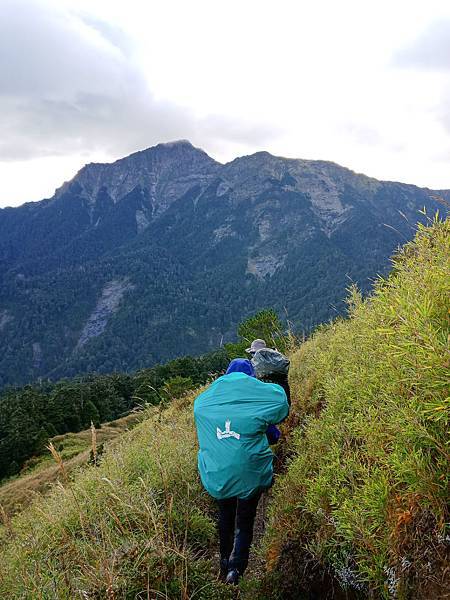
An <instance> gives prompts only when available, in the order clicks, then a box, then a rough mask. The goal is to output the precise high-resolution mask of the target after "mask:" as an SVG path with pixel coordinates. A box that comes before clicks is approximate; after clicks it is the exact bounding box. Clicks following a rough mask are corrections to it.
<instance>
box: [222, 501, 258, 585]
mask: <svg viewBox="0 0 450 600" xmlns="http://www.w3.org/2000/svg"><path fill="white" fill-rule="evenodd" d="M260 497H261V492H257V493H256V494H255V495H254V496H251V498H247V499H246V500H242V499H240V498H236V497H234V498H227V499H226V500H218V501H217V503H218V505H219V511H220V514H219V536H220V559H221V564H223V562H224V561H228V565H227V570H228V571H231V570H232V569H237V570H238V571H239V574H240V575H242V574H243V573H244V571H245V569H246V568H247V564H248V556H249V553H250V546H251V543H252V540H253V525H254V523H255V516H256V509H257V507H258V502H259V499H260Z"/></svg>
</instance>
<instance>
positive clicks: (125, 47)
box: [0, 0, 450, 205]
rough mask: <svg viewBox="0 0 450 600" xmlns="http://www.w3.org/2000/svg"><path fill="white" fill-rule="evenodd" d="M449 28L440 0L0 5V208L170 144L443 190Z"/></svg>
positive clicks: (26, 0) (66, 0) (62, 0)
mask: <svg viewBox="0 0 450 600" xmlns="http://www.w3.org/2000/svg"><path fill="white" fill-rule="evenodd" d="M449 23H450V6H449V5H448V3H446V2H442V1H440V0H428V2H427V5H426V7H424V5H423V3H422V2H420V1H419V0H411V1H409V2H407V1H406V0H398V1H397V2H395V3H392V2H389V1H388V0H380V1H379V2H377V3H373V4H370V3H361V2H359V1H357V0H343V2H340V3H336V2H334V1H332V0H318V1H317V2H315V3H311V2H307V1H306V0H298V1H296V2H294V1H293V0H277V2H275V0H246V2H242V1H238V0H228V1H227V2H226V3H225V2H210V1H209V0H191V1H190V2H185V1H184V0H183V1H182V0H164V1H163V0H155V1H154V2H151V3H143V2H141V1H139V0H127V2H126V3H124V2H123V1H119V0H58V1H57V0H14V1H13V0H0V69H1V77H0V177H1V181H2V187H1V190H0V205H1V204H2V203H3V204H5V203H18V202H20V201H25V200H28V199H38V198H39V197H40V196H44V195H46V196H48V195H51V193H52V192H53V190H54V188H55V187H57V186H59V185H60V184H61V182H62V181H63V180H64V179H67V175H66V173H67V170H68V166H69V164H70V165H72V164H73V165H76V168H74V171H76V170H77V169H78V168H79V167H81V166H82V164H83V163H85V162H88V161H91V160H96V161H99V160H112V159H115V158H118V157H120V156H123V155H126V154H128V153H129V152H132V151H134V150H137V149H141V148H144V147H148V146H150V145H153V144H156V143H158V142H160V141H168V140H170V139H178V138H187V139H190V140H191V141H192V142H193V143H194V144H195V145H197V146H200V147H203V148H204V149H205V150H206V151H207V152H209V153H211V154H212V156H214V158H217V159H219V160H229V159H232V158H234V157H235V156H237V155H239V154H248V153H250V152H253V151H257V150H261V149H265V150H268V151H270V152H273V153H277V154H281V155H285V156H286V155H287V156H294V157H295V156H297V157H302V158H320V159H329V160H334V161H335V162H338V163H341V164H344V165H346V166H349V167H350V168H353V169H355V170H357V171H360V172H366V173H367V174H369V175H373V176H375V177H378V178H385V179H396V180H401V181H409V182H411V183H417V184H420V185H428V186H430V187H433V186H434V187H450V175H449V174H448V168H447V164H448V160H446V159H445V157H446V156H447V149H448V148H450V139H449V134H450V114H449V111H448V108H447V107H448V106H449V105H450V102H449V99H450V93H449V91H448V89H449V83H448V71H447V70H446V69H447V66H446V65H447V63H448V60H449V59H448V57H449V56H450V53H449V46H448V39H449V38H448V36H447V33H446V32H447V31H448V24H449ZM436 157H438V158H436ZM439 157H440V158H439ZM13 161H15V162H13ZM37 164H39V165H40V169H37V168H36V165H37ZM19 171H20V172H28V173H30V174H31V173H34V174H35V175H33V176H31V175H30V177H27V178H22V179H21V180H20V181H18V180H17V178H16V177H15V174H16V173H17V172H19ZM38 171H39V173H40V176H39V178H37V177H36V173H37V172H38ZM45 181H46V182H47V183H46V184H45ZM44 188H45V190H46V191H45V193H42V192H43V191H44Z"/></svg>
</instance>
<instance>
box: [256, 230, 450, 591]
mask: <svg viewBox="0 0 450 600" xmlns="http://www.w3.org/2000/svg"><path fill="white" fill-rule="evenodd" d="M449 225H450V223H449V221H447V222H446V223H444V224H443V223H440V224H438V223H436V224H435V226H434V227H432V228H427V229H425V228H421V229H420V230H419V233H418V236H417V238H416V241H415V242H414V243H411V244H408V245H407V246H405V247H404V249H403V251H402V252H401V253H400V254H399V255H398V256H397V257H396V258H395V260H394V269H393V272H392V275H391V276H390V277H389V279H388V280H387V281H380V282H379V283H378V284H377V286H376V291H375V294H374V296H373V297H372V298H370V299H369V300H367V301H361V299H360V297H359V296H358V294H357V293H356V292H353V293H352V294H351V296H350V299H349V307H350V315H351V317H350V319H348V320H341V321H338V322H336V323H334V324H332V325H330V326H327V327H322V328H321V329H320V330H319V331H318V332H317V333H316V334H315V335H313V336H312V338H311V339H310V340H308V341H307V342H306V343H305V344H303V345H302V346H301V348H300V349H299V351H298V352H296V353H295V355H294V357H293V361H292V385H293V387H294V393H293V396H294V398H295V399H296V405H295V414H294V415H292V416H291V426H293V430H292V437H291V446H290V449H289V450H290V453H291V460H290V463H289V466H288V469H287V472H286V473H285V474H284V475H283V476H282V477H281V478H280V479H279V480H278V482H277V485H276V490H275V495H274V498H273V500H272V505H271V522H270V530H269V532H268V534H267V536H266V545H267V550H268V556H269V562H270V566H271V568H272V573H271V578H272V580H273V581H277V582H278V584H277V585H278V587H279V589H280V590H281V591H282V595H283V597H286V598H287V597H295V596H293V595H292V594H293V590H299V589H300V590H301V589H304V590H307V589H308V590H310V589H321V590H322V595H320V596H319V597H320V598H325V597H326V595H325V588H327V589H328V593H329V595H330V597H332V595H333V592H332V590H333V589H334V590H335V591H334V595H335V596H336V595H337V591H336V590H338V589H339V588H340V587H343V588H345V589H347V593H348V594H350V597H352V594H353V595H355V596H356V597H358V596H361V597H363V598H367V597H368V595H369V593H371V594H373V595H374V597H376V598H379V597H380V598H381V597H383V598H388V597H391V598H394V597H396V598H397V597H398V598H411V599H414V600H418V599H420V598H424V599H425V598H426V599H429V600H431V599H433V600H434V599H437V598H444V597H447V596H444V592H448V590H449V589H450V580H449V570H448V563H446V557H447V559H448V554H446V553H447V552H448V548H449V544H448V543H449V541H450V538H449V535H448V531H447V530H446V528H445V523H446V521H448V516H449V515H448V511H447V506H448V505H447V502H448V483H449V462H448V461H449V458H450V448H449V445H448V439H449V438H448V417H449V408H450V399H449V397H448V394H449V382H450V379H449V366H450V355H449V346H448V339H449V338H448V335H449V332H450V327H449V325H450V322H449V307H450V302H449V300H450V235H449V234H450V227H449ZM294 425H295V426H294ZM446 564H447V569H445V565H446Z"/></svg>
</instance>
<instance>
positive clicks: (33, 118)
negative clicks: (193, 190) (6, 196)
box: [0, 0, 280, 160]
mask: <svg viewBox="0 0 450 600" xmlns="http://www.w3.org/2000/svg"><path fill="white" fill-rule="evenodd" d="M155 60H158V57H155ZM0 71H1V74H2V76H1V78H0V160H23V159H31V158H34V157H42V156H57V155H65V154H69V153H74V152H84V151H94V150H102V151H106V152H110V153H111V154H126V153H128V152H132V151H134V150H136V149H140V148H144V147H147V146H149V145H152V144H153V143H157V142H160V141H165V140H168V139H175V138H189V139H191V140H192V141H193V142H194V143H196V144H197V145H202V144H203V143H206V142H207V141H211V136H212V138H213V139H212V143H213V145H218V144H220V140H225V141H231V140H232V141H237V142H244V143H249V144H263V143H264V142H266V141H267V140H269V139H271V138H273V137H275V136H276V135H278V134H279V133H280V132H277V131H273V130H272V129H270V128H268V127H266V126H261V125H260V124H258V123H255V124H246V125H245V126H244V125H243V124H242V123H236V122H230V121H229V120H227V119H224V118H222V117H219V116H211V117H208V118H206V119H198V118H195V117H194V116H193V115H192V114H191V113H190V112H189V111H186V110H185V109H182V108H181V107H178V106H176V105H173V104H170V103H168V102H158V101H156V100H155V98H154V96H153V95H152V92H151V90H150V89H149V88H148V85H147V83H146V80H145V78H144V76H143V74H142V73H141V72H140V71H139V69H138V68H137V67H136V65H135V63H134V62H133V44H132V40H130V39H129V38H128V36H127V35H126V34H125V33H124V32H123V31H121V30H120V29H117V28H115V27H113V26H112V25H110V24H108V23H104V22H101V21H99V20H98V19H92V18H90V17H88V16H86V15H80V14H75V13H73V12H69V11H68V10H66V9H64V8H63V7H61V6H60V5H58V3H57V2H56V0H2V3H1V6H0ZM209 145H210V146H211V144H209Z"/></svg>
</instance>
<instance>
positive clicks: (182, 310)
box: [0, 141, 446, 386]
mask: <svg viewBox="0 0 450 600" xmlns="http://www.w3.org/2000/svg"><path fill="white" fill-rule="evenodd" d="M442 194H443V195H445V194H446V192H443V193H442ZM423 206H426V207H427V208H428V209H429V210H431V211H434V210H435V209H436V208H438V207H439V206H440V205H439V203H438V202H436V200H435V199H434V197H433V195H432V194H430V191H429V190H424V189H419V188H417V187H415V186H411V185H405V184H400V183H391V182H380V181H377V180H375V179H371V178H369V177H366V176H364V175H357V174H355V173H353V172H352V171H350V170H348V169H345V168H343V167H340V166H338V165H336V164H334V163H329V162H323V161H307V160H295V159H285V158H280V157H275V156H272V155H270V154H269V153H267V152H258V153H256V154H254V155H251V156H244V157H241V158H237V159H235V160H234V161H232V162H230V163H228V164H225V165H222V164H220V163H218V162H216V161H214V160H213V159H212V158H210V157H209V156H208V155H207V154H206V153H205V152H203V151H202V150H199V149H197V148H194V147H193V146H192V145H191V144H190V143H189V142H185V141H181V142H176V143H172V144H159V145H158V146H155V147H153V148H149V149H147V150H144V151H142V152H137V153H135V154H132V155H131V156H129V157H127V158H123V159H121V160H118V161H116V162H114V163H112V164H89V165H87V166H85V167H84V168H83V169H81V171H80V172H79V173H78V174H77V175H76V177H75V178H74V179H73V180H72V181H70V182H68V183H66V184H64V185H63V186H62V187H61V188H60V189H59V190H57V192H56V194H55V196H54V197H53V198H51V199H47V200H43V201H42V202H38V203H29V204H25V205H23V206H21V207H19V208H7V209H3V210H0V340H1V343H2V348H3V350H4V351H3V352H2V353H1V356H0V386H1V385H5V384H20V383H24V382H27V381H32V380H35V379H37V378H38V377H44V378H47V377H50V378H52V379H57V378H59V377H62V376H72V375H76V374H78V373H84V372H88V371H92V370H96V371H102V372H111V371H113V370H132V369H137V368H142V367H144V366H150V365H152V364H154V363H156V362H160V361H166V360H168V359H170V358H173V357H174V356H180V355H184V354H191V355H192V354H200V353H202V352H205V351H207V350H209V349H212V348H216V347H218V346H219V345H220V344H221V342H222V341H227V340H230V339H231V338H232V336H233V332H234V331H235V328H236V325H237V323H239V322H240V321H241V320H242V319H243V318H245V317H246V316H247V315H249V314H251V313H253V312H255V311H256V310H258V309H260V308H262V307H265V306H273V307H274V308H276V309H277V310H278V311H279V313H280V314H287V315H288V318H289V319H290V321H291V322H292V323H293V324H294V326H295V327H296V328H298V330H300V331H301V330H309V329H310V328H311V327H312V326H314V325H315V324H317V323H319V322H323V321H325V320H327V319H328V318H330V317H331V316H335V315H336V314H337V313H339V312H340V311H342V307H343V305H342V298H343V297H344V295H345V289H346V287H347V286H348V285H349V284H350V283H351V282H352V281H353V282H356V283H357V284H358V285H359V286H360V287H361V288H362V289H363V290H364V291H366V290H367V289H368V288H369V286H370V280H371V278H373V277H374V276H376V274H377V273H386V271H387V270H388V268H389V263H388V257H389V255H390V254H391V252H392V251H393V250H394V249H395V248H396V247H397V245H398V244H399V243H403V242H404V241H405V240H407V239H410V238H411V236H412V235H413V225H414V224H415V223H416V221H417V220H418V219H419V218H420V217H421V216H420V215H419V213H418V211H419V210H420V209H421V208H422V207H423ZM441 209H442V206H441Z"/></svg>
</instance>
